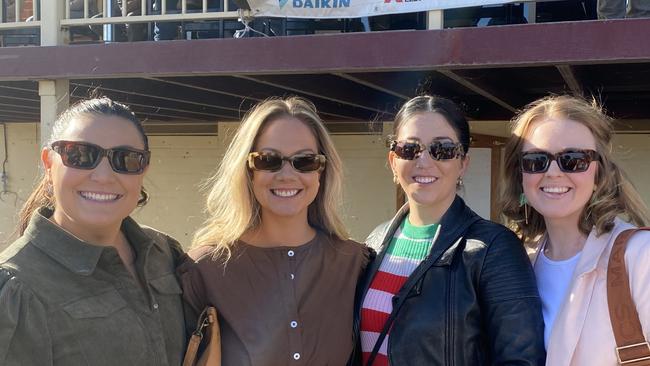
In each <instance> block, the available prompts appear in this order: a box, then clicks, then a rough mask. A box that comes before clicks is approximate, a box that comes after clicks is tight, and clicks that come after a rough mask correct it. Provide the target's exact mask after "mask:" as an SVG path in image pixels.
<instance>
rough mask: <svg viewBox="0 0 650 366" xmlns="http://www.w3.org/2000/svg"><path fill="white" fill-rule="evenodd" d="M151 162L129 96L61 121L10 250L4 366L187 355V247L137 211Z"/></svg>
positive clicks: (79, 109) (3, 305) (1, 335)
mask: <svg viewBox="0 0 650 366" xmlns="http://www.w3.org/2000/svg"><path fill="white" fill-rule="evenodd" d="M104 158H106V159H104ZM149 160H150V152H149V145H148V141H147V136H146V135H145V133H144V130H143V128H142V125H141V124H140V122H139V121H138V119H137V118H136V117H135V115H134V114H133V113H132V112H131V111H130V110H129V109H128V107H126V106H124V105H122V104H119V103H115V102H113V101H111V100H110V99H108V98H100V99H92V100H87V101H82V102H79V103H78V104H76V105H74V106H72V107H70V108H69V109H68V110H67V111H65V112H64V113H63V114H62V115H61V116H60V117H59V118H58V119H57V121H56V122H55V124H54V127H53V132H52V136H51V138H50V141H49V142H48V144H47V145H46V146H44V147H43V150H42V152H41V161H42V163H43V167H44V176H43V178H42V180H41V183H40V184H39V186H38V187H37V188H36V190H35V191H34V192H33V193H32V195H31V196H30V197H29V199H28V200H27V202H26V203H25V205H24V207H23V209H22V211H21V212H20V218H19V227H18V233H19V234H20V238H18V240H16V241H15V242H14V243H13V244H11V245H10V246H9V247H8V248H7V249H6V250H5V251H3V252H2V253H0V364H2V365H4V366H14V365H16V366H18V365H22V366H32V365H33V366H48V365H61V366H77V365H79V366H81V365H107V366H115V365H120V366H129V365H133V366H136V365H137V366H142V365H151V366H160V365H179V364H180V363H181V360H182V356H183V352H184V342H185V335H184V322H183V312H182V303H181V296H180V295H181V289H180V286H179V284H178V282H177V280H176V277H175V275H174V266H175V259H176V258H178V256H179V255H180V250H181V249H180V246H179V244H178V243H177V242H176V241H175V240H174V239H172V238H170V237H169V236H167V235H165V234H162V233H160V232H158V231H155V230H153V229H150V228H146V227H141V226H140V225H138V224H137V223H136V222H135V221H134V220H133V219H131V218H130V217H129V215H130V214H131V213H132V212H133V210H134V209H135V208H136V207H137V206H141V205H144V204H145V203H146V201H147V195H146V192H145V191H144V189H143V187H142V180H143V178H144V175H145V173H146V171H147V168H148V165H149Z"/></svg>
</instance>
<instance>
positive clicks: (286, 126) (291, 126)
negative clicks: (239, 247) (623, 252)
mask: <svg viewBox="0 0 650 366" xmlns="http://www.w3.org/2000/svg"><path fill="white" fill-rule="evenodd" d="M254 151H256V152H274V153H278V154H280V155H282V156H285V157H289V156H293V155H295V154H299V153H310V154H318V153H319V151H318V143H317V141H316V137H315V136H314V133H313V132H312V130H311V129H310V128H309V127H308V126H307V125H305V124H304V123H303V122H301V121H300V120H298V119H296V118H294V117H288V116H285V117H280V118H277V119H275V120H272V121H270V122H268V124H267V125H266V127H265V128H264V130H263V132H262V134H261V135H260V136H259V137H258V139H257V143H256V144H255V146H254ZM252 176H253V178H252V180H253V182H252V183H253V193H254V194H255V199H256V200H257V202H258V203H259V205H260V207H261V217H262V220H263V221H264V220H274V219H279V218H297V217H300V218H303V217H304V220H305V222H307V212H308V207H309V205H310V204H311V203H312V202H313V201H314V199H315V198H316V195H317V194H318V189H319V187H320V173H319V172H308V173H302V172H299V171H297V170H295V169H294V168H293V167H292V166H291V164H290V163H289V162H288V161H285V162H284V165H283V166H282V168H281V169H280V170H278V171H275V172H270V171H263V170H253V172H252Z"/></svg>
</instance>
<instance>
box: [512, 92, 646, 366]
mask: <svg viewBox="0 0 650 366" xmlns="http://www.w3.org/2000/svg"><path fill="white" fill-rule="evenodd" d="M513 124H514V128H513V133H512V136H511V139H510V141H509V142H508V144H507V145H506V148H505V151H506V153H505V155H506V156H505V172H506V184H505V187H506V188H505V190H504V194H503V206H502V207H503V210H504V214H505V215H506V216H507V217H508V218H509V219H510V220H511V222H512V226H513V228H514V229H515V231H516V232H517V233H518V234H519V235H520V237H521V238H522V239H523V240H524V241H526V242H528V243H531V244H532V247H533V249H534V253H533V255H532V257H533V265H534V268H535V274H536V276H537V285H538V288H539V292H540V296H541V299H542V304H543V315H544V323H545V327H546V329H545V333H544V341H545V345H546V348H547V361H546V364H547V365H551V366H563V365H585V366H586V365H589V366H593V365H603V366H609V365H612V366H613V365H617V364H618V361H617V355H616V342H615V339H614V334H613V330H612V325H611V322H610V317H609V308H608V304H607V287H606V285H607V282H606V275H607V266H608V261H609V256H610V252H611V249H612V245H613V243H614V240H615V239H616V237H617V235H618V234H619V233H620V232H621V231H623V230H625V229H628V228H633V227H634V225H637V226H643V225H644V224H645V223H646V222H647V220H648V213H647V212H648V211H647V208H646V207H645V205H644V203H643V200H642V198H641V197H640V195H639V194H638V192H637V191H636V190H635V188H634V187H633V186H632V183H631V182H630V181H629V180H628V178H627V177H626V175H625V174H624V173H623V171H622V170H621V168H620V167H619V166H618V164H617V163H616V162H615V160H614V158H613V156H612V152H611V151H612V144H611V137H612V127H611V120H610V118H608V117H607V116H605V115H604V114H603V113H602V111H601V110H600V108H599V107H598V106H597V105H596V104H595V103H588V102H587V101H585V100H583V99H578V98H574V97H570V96H552V97H547V98H543V99H540V100H538V101H535V102H533V103H532V104H530V105H529V106H527V107H526V109H525V110H524V111H523V112H522V113H521V114H519V115H518V116H517V117H516V118H515V119H514V121H513ZM625 263H626V266H627V270H628V274H629V281H630V288H631V294H632V297H633V300H634V303H635V306H636V309H637V311H638V313H639V317H640V321H641V325H642V329H643V333H644V335H645V338H646V339H650V232H647V231H646V232H639V233H636V234H635V235H634V236H632V239H630V241H629V244H628V247H627V251H626V253H625Z"/></svg>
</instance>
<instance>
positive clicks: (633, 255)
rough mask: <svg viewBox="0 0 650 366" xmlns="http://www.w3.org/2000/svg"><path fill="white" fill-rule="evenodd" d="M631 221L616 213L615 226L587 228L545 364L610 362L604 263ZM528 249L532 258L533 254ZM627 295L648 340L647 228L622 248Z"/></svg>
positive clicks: (649, 271)
mask: <svg viewBox="0 0 650 366" xmlns="http://www.w3.org/2000/svg"><path fill="white" fill-rule="evenodd" d="M633 227H634V226H632V225H630V224H629V223H626V222H624V221H622V220H620V219H616V221H615V226H614V229H613V230H612V231H611V232H609V233H604V234H603V235H601V236H596V232H595V230H592V231H591V233H590V234H589V237H588V238H587V243H586V244H585V247H584V249H583V250H582V256H581V257H580V260H579V262H578V264H577V265H576V269H575V272H574V274H573V278H572V280H571V281H572V283H571V286H570V287H569V290H568V291H567V297H566V299H565V300H564V304H563V305H562V307H561V308H560V311H559V313H558V315H557V317H556V319H555V324H554V325H553V329H551V336H550V339H549V342H548V349H547V357H546V365H547V366H568V365H571V366H615V365H618V363H617V360H616V352H615V348H616V342H615V341H614V334H613V332H612V326H611V323H610V320H609V309H608V307H607V285H606V276H607V263H608V260H609V255H610V252H611V250H612V245H613V244H614V240H615V239H616V236H617V235H618V233H620V232H621V231H623V230H625V229H629V228H633ZM536 259H537V258H536V254H533V256H532V260H533V263H534V261H535V260H536ZM625 263H626V265H627V270H628V274H629V276H630V287H631V289H632V297H633V298H634V302H635V304H636V308H637V311H638V313H639V317H640V319H641V326H642V327H643V333H644V334H645V337H646V339H647V340H650V232H648V231H646V232H638V233H636V234H634V236H633V237H632V238H631V239H630V241H629V243H628V246H627V251H626V253H625Z"/></svg>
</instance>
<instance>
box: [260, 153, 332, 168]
mask: <svg viewBox="0 0 650 366" xmlns="http://www.w3.org/2000/svg"><path fill="white" fill-rule="evenodd" d="M285 161H288V162H290V163H291V166H292V167H293V168H294V169H295V170H297V171H299V172H301V173H309V172H315V171H322V170H323V169H325V163H326V162H327V159H326V158H325V155H321V154H296V155H292V156H282V155H280V154H278V153H274V152H252V153H250V154H248V167H249V168H250V169H252V170H267V171H271V172H276V171H278V170H280V169H282V166H283V165H284V162H285Z"/></svg>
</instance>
